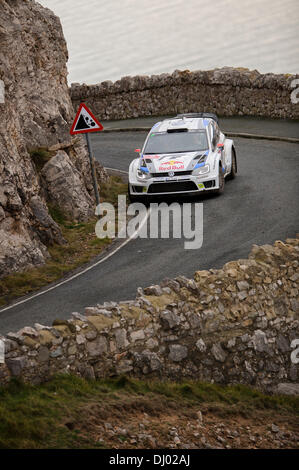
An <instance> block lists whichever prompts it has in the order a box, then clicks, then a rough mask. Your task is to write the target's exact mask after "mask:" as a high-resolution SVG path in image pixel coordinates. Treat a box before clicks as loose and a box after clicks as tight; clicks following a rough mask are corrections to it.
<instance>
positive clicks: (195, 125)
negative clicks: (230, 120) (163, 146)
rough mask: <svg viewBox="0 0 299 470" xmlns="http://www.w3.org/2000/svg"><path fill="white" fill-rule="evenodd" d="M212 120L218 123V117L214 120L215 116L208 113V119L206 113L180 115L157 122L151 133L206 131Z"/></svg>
mask: <svg viewBox="0 0 299 470" xmlns="http://www.w3.org/2000/svg"><path fill="white" fill-rule="evenodd" d="M199 116H200V117H199ZM210 116H211V117H210ZM212 116H213V117H212ZM212 120H214V121H216V122H217V121H218V118H217V116H216V115H215V118H214V115H208V113H207V117H206V116H205V113H197V114H196V113H194V114H179V115H178V116H176V117H174V118H170V119H164V120H163V121H160V122H157V123H156V124H155V125H154V126H153V127H152V128H151V132H152V131H155V132H176V131H177V132H180V130H183V129H184V130H185V131H191V130H193V131H194V130H205V129H206V127H207V126H208V124H209V123H210V122H211V121H212Z"/></svg>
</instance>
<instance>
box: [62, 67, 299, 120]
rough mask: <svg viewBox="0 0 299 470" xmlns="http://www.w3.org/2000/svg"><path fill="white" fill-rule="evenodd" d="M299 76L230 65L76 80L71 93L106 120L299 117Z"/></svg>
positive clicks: (75, 100)
mask: <svg viewBox="0 0 299 470" xmlns="http://www.w3.org/2000/svg"><path fill="white" fill-rule="evenodd" d="M298 78H299V75H290V74H281V75H276V74H272V73H267V74H260V73H259V72H258V71H257V70H248V69H245V68H230V67H224V68H221V69H215V70H208V71H194V72H190V71H189V70H185V71H179V70H176V71H174V72H173V73H172V74H168V73H163V74H161V75H152V76H145V75H141V76H135V77H123V78H122V79H121V80H118V81H116V82H114V83H113V82H111V81H105V82H102V83H100V84H96V85H85V84H82V85H81V84H79V83H73V84H72V85H71V88H70V94H71V99H72V101H73V104H74V107H77V106H78V105H79V103H81V102H85V103H87V105H89V106H90V107H91V108H92V110H93V111H94V112H95V113H96V115H97V117H98V118H99V119H102V120H109V119H127V118H136V117H140V116H163V115H173V114H176V113H183V112H184V113H187V112H196V111H213V112H216V113H217V114H218V115H219V116H234V115H237V116H243V115H247V116H264V117H269V118H290V119H299V103H298V102H297V104H296V103H292V101H291V93H292V92H294V89H295V88H294V85H295V84H294V80H295V79H298ZM297 86H298V85H297ZM293 95H294V93H293ZM297 101H298V100H297Z"/></svg>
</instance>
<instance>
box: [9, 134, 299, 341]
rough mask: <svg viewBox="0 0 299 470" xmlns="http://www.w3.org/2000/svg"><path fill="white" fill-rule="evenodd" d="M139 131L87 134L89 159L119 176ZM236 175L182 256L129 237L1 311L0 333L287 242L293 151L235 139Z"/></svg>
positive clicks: (212, 202) (209, 206)
mask: <svg viewBox="0 0 299 470" xmlns="http://www.w3.org/2000/svg"><path fill="white" fill-rule="evenodd" d="M144 138H145V133H142V132H127V133H124V132H120V133H107V134H100V133H99V134H97V135H93V136H92V140H93V149H94V153H95V157H96V158H97V159H98V160H99V161H100V162H101V163H102V164H104V165H105V166H107V167H111V168H117V169H121V170H127V169H128V166H129V162H130V161H131V160H132V158H134V156H135V154H134V152H133V151H134V149H135V148H136V147H140V146H141V145H142V143H143V141H144ZM234 141H235V145H236V150H237V157H238V175H237V178H236V179H235V180H233V181H229V182H227V183H226V187H225V192H224V194H223V195H221V196H220V197H215V196H212V195H210V196H209V197H204V198H202V199H199V198H198V199H197V201H198V202H200V201H201V200H202V202H203V204H204V225H203V229H204V240H203V246H202V248H201V249H199V250H185V249H184V241H183V240H182V239H159V240H157V239H152V240H151V239H139V238H137V239H134V240H131V241H130V242H129V243H127V244H126V245H125V246H124V247H122V248H121V249H120V250H119V251H118V252H117V254H115V255H113V256H111V257H110V258H109V259H107V260H105V261H104V262H103V263H102V264H99V265H98V266H95V267H93V268H92V269H90V270H89V271H87V272H85V273H84V274H82V275H80V276H78V277H76V278H75V279H73V280H71V281H70V282H67V283H64V284H62V285H61V286H59V287H57V288H55V289H54V290H51V291H49V292H46V293H44V294H42V295H40V296H38V297H34V298H32V299H30V300H29V301H27V302H25V303H22V304H20V305H16V306H14V307H12V308H10V309H9V310H5V311H2V312H1V311H0V334H5V333H7V332H8V331H16V330H17V329H19V328H21V327H23V326H25V325H33V324H34V323H35V322H38V323H42V324H50V323H51V322H52V321H53V320H54V319H55V318H69V316H70V313H71V312H73V311H77V312H83V310H84V308H85V307H86V306H91V305H96V304H97V303H103V302H104V301H109V300H115V301H118V300H127V299H132V298H134V297H135V293H136V288H137V287H138V286H147V285H150V284H153V283H159V282H160V281H161V280H162V279H163V278H165V277H175V276H177V275H179V274H183V275H185V276H189V277H190V276H192V275H193V273H194V272H195V271H196V270H198V269H207V268H219V267H221V266H222V265H223V264H224V263H226V262H227V261H230V260H233V259H237V258H244V257H247V256H248V253H249V251H250V249H251V246H252V244H254V243H256V244H265V243H272V242H274V241H275V240H277V239H285V238H287V237H294V236H295V234H296V232H297V231H298V215H299V209H298V200H299V198H298V196H299V190H298V188H299V185H298V179H299V178H298V176H299V171H298V157H299V145H298V144H293V143H284V142H273V141H271V142H270V141H262V140H247V139H241V138H235V139H234Z"/></svg>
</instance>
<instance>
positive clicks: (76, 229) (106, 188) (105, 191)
mask: <svg viewBox="0 0 299 470" xmlns="http://www.w3.org/2000/svg"><path fill="white" fill-rule="evenodd" d="M126 193H127V184H124V183H123V182H122V180H121V179H120V178H119V177H116V176H112V177H111V178H110V182H109V183H106V184H102V185H101V200H102V201H106V202H110V203H112V204H114V205H115V207H116V206H117V196H118V194H126ZM49 211H50V213H51V215H52V217H53V219H54V220H55V221H56V222H57V223H58V224H59V225H60V227H61V231H62V234H63V236H64V238H65V239H66V240H67V244H66V245H56V244H55V245H53V246H50V247H48V251H49V253H50V255H51V258H49V259H48V260H47V261H46V263H45V264H44V265H43V266H39V267H35V268H31V269H27V270H26V271H22V272H19V273H14V274H10V275H9V276H6V277H4V278H2V279H1V282H0V306H3V305H5V304H7V303H8V302H10V301H12V300H13V299H15V298H17V297H20V296H22V295H25V294H28V293H29V292H32V291H35V290H37V289H40V288H41V287H43V286H45V285H47V284H49V283H51V282H54V281H56V280H58V279H59V278H61V277H62V276H64V275H65V274H67V273H68V272H70V271H72V270H74V269H76V268H77V267H78V266H81V265H83V264H84V263H86V262H88V261H90V260H91V259H92V258H93V257H95V256H97V255H98V254H99V253H100V252H101V251H102V250H103V249H104V248H105V247H107V245H108V244H109V243H110V242H111V240H110V239H108V238H106V239H99V238H97V237H96V235H95V224H96V221H97V218H96V217H94V218H92V219H91V220H90V221H88V222H86V223H79V224H74V223H72V222H71V221H69V220H67V218H66V217H65V216H64V214H62V212H61V211H60V210H59V209H58V208H57V207H53V206H50V207H49Z"/></svg>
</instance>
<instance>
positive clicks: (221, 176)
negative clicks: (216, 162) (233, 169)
mask: <svg viewBox="0 0 299 470" xmlns="http://www.w3.org/2000/svg"><path fill="white" fill-rule="evenodd" d="M224 184H225V179H224V173H223V169H222V166H219V188H218V189H216V190H215V193H216V194H222V193H223V191H224Z"/></svg>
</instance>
